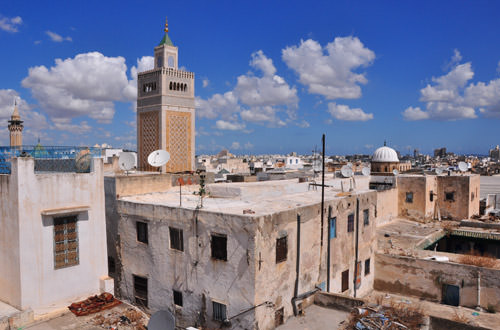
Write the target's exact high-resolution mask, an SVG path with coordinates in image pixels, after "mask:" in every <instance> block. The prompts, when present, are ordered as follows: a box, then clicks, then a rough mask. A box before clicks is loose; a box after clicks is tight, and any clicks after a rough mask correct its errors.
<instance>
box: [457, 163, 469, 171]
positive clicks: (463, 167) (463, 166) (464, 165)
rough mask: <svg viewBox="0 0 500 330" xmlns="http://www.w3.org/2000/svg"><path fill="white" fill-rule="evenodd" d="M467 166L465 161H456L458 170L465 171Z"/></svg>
mask: <svg viewBox="0 0 500 330" xmlns="http://www.w3.org/2000/svg"><path fill="white" fill-rule="evenodd" d="M468 168H469V167H468V166H467V164H466V163H464V162H460V163H458V169H459V170H460V172H466V171H467V169H468Z"/></svg>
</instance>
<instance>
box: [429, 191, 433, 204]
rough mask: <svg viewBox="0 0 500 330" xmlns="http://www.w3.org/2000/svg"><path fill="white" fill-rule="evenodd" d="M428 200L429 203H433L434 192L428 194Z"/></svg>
mask: <svg viewBox="0 0 500 330" xmlns="http://www.w3.org/2000/svg"><path fill="white" fill-rule="evenodd" d="M429 200H430V201H431V202H433V201H434V191H432V190H431V192H430V193H429Z"/></svg>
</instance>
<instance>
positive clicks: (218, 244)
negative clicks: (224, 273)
mask: <svg viewBox="0 0 500 330" xmlns="http://www.w3.org/2000/svg"><path fill="white" fill-rule="evenodd" d="M210 247H211V248H212V258H214V259H217V260H224V261H227V236H226V235H220V234H212V241H211V242H210Z"/></svg>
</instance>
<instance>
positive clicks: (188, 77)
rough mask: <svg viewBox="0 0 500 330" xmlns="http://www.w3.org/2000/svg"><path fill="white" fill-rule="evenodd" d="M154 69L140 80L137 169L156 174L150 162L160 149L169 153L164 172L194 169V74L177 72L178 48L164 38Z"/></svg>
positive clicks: (139, 75) (166, 29)
mask: <svg viewBox="0 0 500 330" xmlns="http://www.w3.org/2000/svg"><path fill="white" fill-rule="evenodd" d="M154 56H155V59H154V69H152V70H149V71H145V72H141V73H139V74H138V77H137V88H138V91H137V147H138V168H139V170H142V171H156V170H158V168H154V167H151V166H150V165H149V164H148V162H147V157H148V155H149V154H150V153H151V152H153V151H154V150H157V149H163V150H166V151H168V152H169V153H170V161H169V162H168V163H167V164H166V165H164V166H163V167H162V168H161V170H162V172H185V171H193V170H194V168H195V159H194V150H195V105H194V73H192V72H186V71H182V70H180V69H179V68H178V64H179V63H178V48H177V47H175V46H174V45H173V43H172V41H171V40H170V38H169V36H168V24H166V23H165V35H164V37H163V39H162V40H161V42H160V44H159V45H158V46H156V47H155V49H154Z"/></svg>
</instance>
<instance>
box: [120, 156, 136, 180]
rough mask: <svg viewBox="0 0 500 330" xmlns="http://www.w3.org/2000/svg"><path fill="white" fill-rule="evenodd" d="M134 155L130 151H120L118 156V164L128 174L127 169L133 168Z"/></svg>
mask: <svg viewBox="0 0 500 330" xmlns="http://www.w3.org/2000/svg"><path fill="white" fill-rule="evenodd" d="M134 163H135V157H134V155H133V154H132V153H131V152H122V153H120V157H118V165H119V166H120V169H122V170H123V171H125V172H126V173H127V175H128V171H130V170H131V169H133V168H134Z"/></svg>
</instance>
